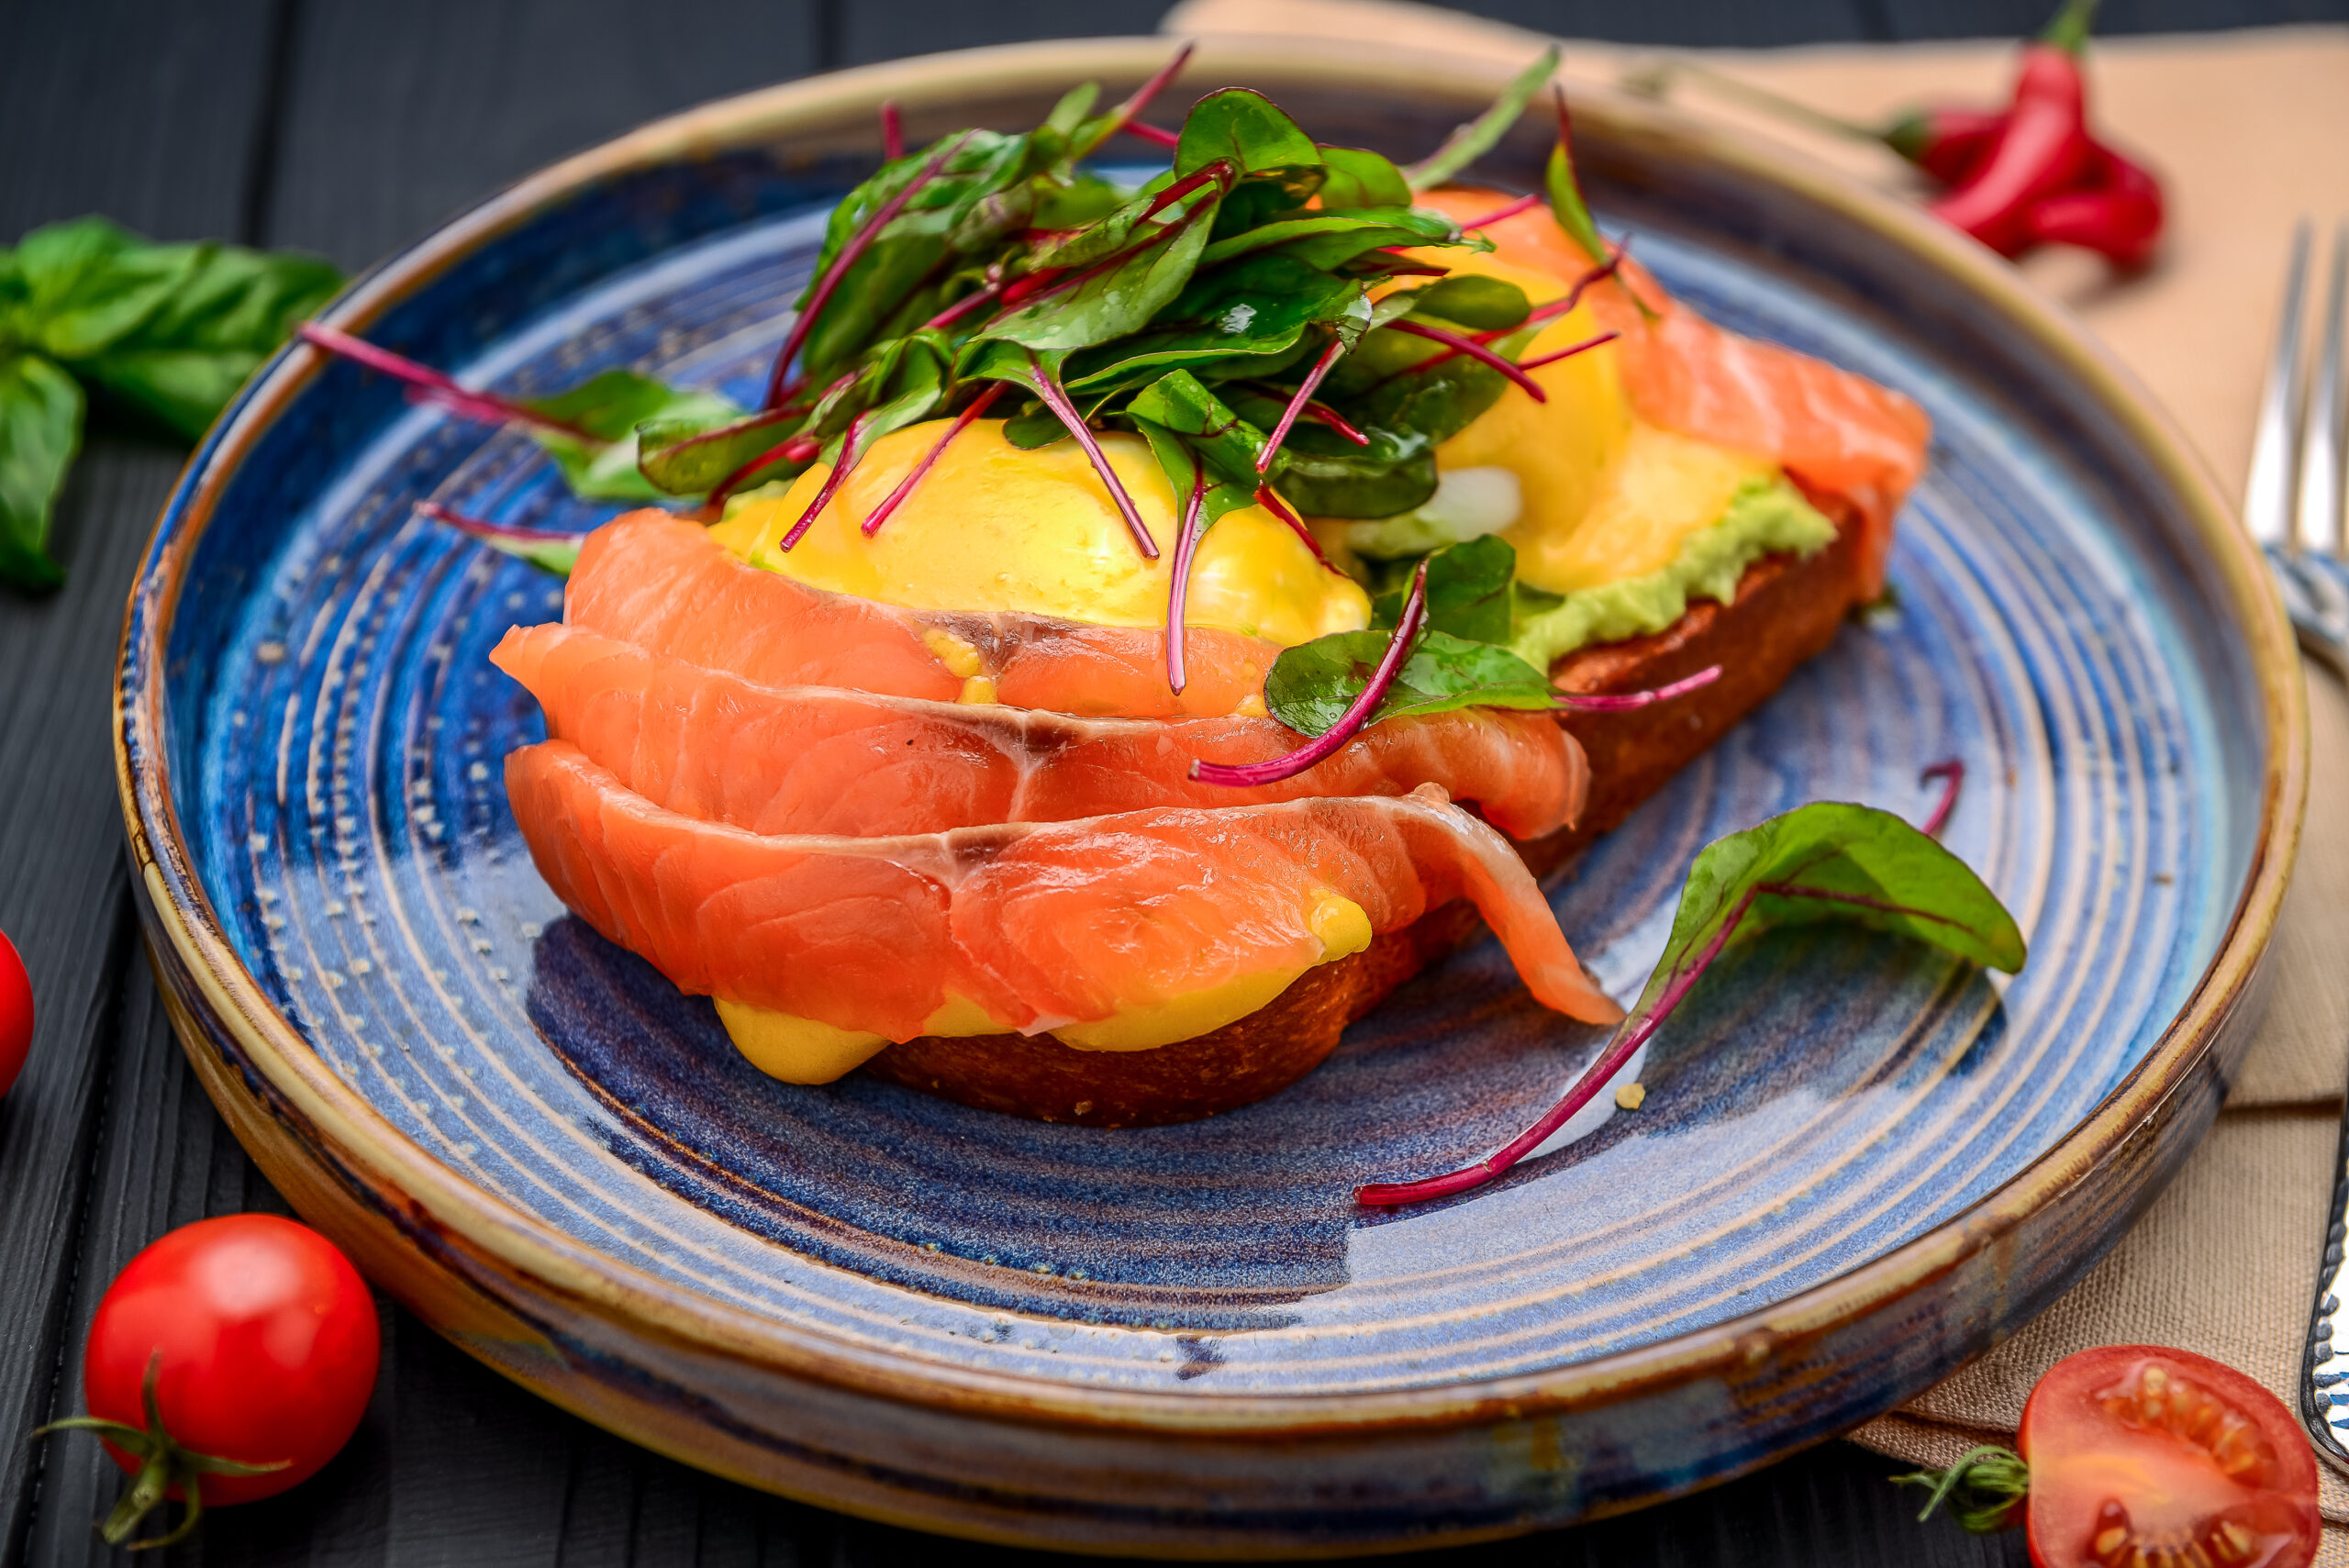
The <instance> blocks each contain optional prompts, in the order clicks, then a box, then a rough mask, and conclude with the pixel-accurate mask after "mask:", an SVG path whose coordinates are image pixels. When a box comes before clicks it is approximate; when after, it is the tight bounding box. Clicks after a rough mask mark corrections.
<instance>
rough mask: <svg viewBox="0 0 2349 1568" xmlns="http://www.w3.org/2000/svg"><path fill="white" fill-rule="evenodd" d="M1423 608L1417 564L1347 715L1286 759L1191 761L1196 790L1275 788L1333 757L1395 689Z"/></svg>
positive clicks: (1423, 567)
mask: <svg viewBox="0 0 2349 1568" xmlns="http://www.w3.org/2000/svg"><path fill="white" fill-rule="evenodd" d="M1427 608H1428V563H1427V562H1425V561H1424V560H1422V561H1421V562H1419V570H1418V571H1416V572H1414V573H1411V591H1410V592H1409V593H1408V594H1407V595H1404V597H1403V613H1402V614H1401V615H1400V616H1397V617H1396V620H1395V635H1394V636H1392V637H1390V638H1388V639H1386V653H1385V655H1384V656H1382V657H1381V658H1380V659H1379V661H1378V668H1377V669H1375V670H1374V671H1372V672H1371V675H1370V680H1369V682H1368V683H1367V684H1365V685H1364V687H1363V689H1362V695H1359V696H1357V697H1355V698H1354V700H1353V702H1351V703H1349V704H1347V705H1346V711H1345V712H1344V713H1342V714H1340V715H1339V716H1338V722H1337V723H1335V724H1333V725H1331V726H1330V728H1327V729H1325V730H1323V731H1322V732H1321V733H1320V734H1319V736H1317V737H1315V738H1314V739H1313V740H1308V741H1307V742H1306V743H1305V744H1304V745H1302V746H1300V747H1298V748H1297V750H1296V751H1291V752H1289V753H1288V754H1287V755H1286V756H1285V757H1275V758H1273V759H1272V760H1271V761H1270V762H1248V763H1243V764H1241V765H1240V766H1237V767H1234V766H1230V765H1227V764H1225V763H1222V762H1199V761H1194V762H1192V763H1191V776H1192V777H1193V778H1195V779H1197V780H1198V781H1199V782H1200V783H1201V784H1230V785H1232V786H1233V787H1235V788H1241V789H1245V788H1248V787H1251V786H1252V785H1256V784H1278V783H1280V782H1281V780H1283V779H1286V778H1295V777H1296V776H1297V774H1299V773H1303V772H1304V771H1305V770H1306V769H1308V768H1309V767H1311V766H1312V765H1313V764H1314V763H1316V762H1319V761H1321V759H1322V758H1324V757H1327V756H1329V755H1330V753H1332V752H1334V751H1337V750H1338V749H1339V748H1340V747H1341V746H1343V745H1344V744H1345V743H1346V742H1347V741H1349V740H1353V738H1354V737H1355V735H1357V734H1359V733H1360V732H1361V731H1362V729H1363V728H1364V726H1366V725H1368V724H1369V722H1370V716H1371V715H1372V714H1373V713H1375V712H1376V711H1377V709H1378V705H1379V702H1380V701H1381V699H1383V698H1384V697H1385V696H1386V692H1387V688H1388V687H1390V686H1392V685H1394V684H1395V677H1396V676H1397V674H1398V673H1401V671H1402V668H1403V662H1404V661H1405V660H1407V659H1408V658H1409V657H1410V656H1411V645H1412V644H1413V643H1415V642H1417V641H1418V640H1419V623H1420V622H1421V621H1423V620H1425V619H1426V618H1427Z"/></svg>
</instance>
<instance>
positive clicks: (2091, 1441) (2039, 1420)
mask: <svg viewBox="0 0 2349 1568" xmlns="http://www.w3.org/2000/svg"><path fill="white" fill-rule="evenodd" d="M2016 1447H2017V1449H2018V1450H2020V1451H2021V1454H2022V1457H2023V1459H2024V1461H2025V1462H2027V1463H2028V1464H2029V1465H2030V1467H2031V1492H2030V1499H2029V1502H2028V1504H2027V1505H2026V1507H2027V1510H2028V1515H2029V1520H2030V1528H2031V1560H2032V1562H2033V1563H2035V1564H2036V1565H2037V1568H2152V1565H2154V1564H2170V1563H2177V1564H2188V1563H2194V1564H2199V1563H2204V1562H2208V1563H2210V1564H2211V1568H2307V1564H2308V1563H2310V1562H2312V1561H2313V1560H2314V1559H2315V1557H2316V1549H2317V1542H2318V1539H2319V1533H2320V1526H2319V1524H2318V1519H2317V1509H2316V1456H2315V1455H2314V1454H2313V1453H2311V1452H2310V1450H2309V1443H2308V1439H2307V1438H2305V1437H2303V1436H2302V1435H2301V1433H2300V1429H2299V1422H2297V1421H2295V1420H2294V1419H2293V1418H2292V1415H2291V1412H2290V1411H2288V1410H2287V1409H2285V1408H2284V1407H2283V1406H2282V1405H2281V1404H2280V1403H2278V1402H2277V1398H2276V1396H2274V1395H2272V1394H2270V1393H2268V1392H2267V1390H2266V1389H2265V1388H2263V1387H2261V1386H2260V1385H2258V1384H2256V1383H2254V1382H2253V1381H2252V1380H2251V1379H2250V1378H2248V1377H2245V1376H2244V1375H2243V1373H2239V1372H2237V1371H2235V1370H2234V1369H2233V1368H2232V1367H2229V1366H2225V1365H2222V1364H2221V1363H2220V1362H2214V1361H2212V1360H2210V1358H2209V1357H2207V1356H2198V1355H2193V1354H2191V1353H2189V1352H2188V1351H2169V1350H2162V1349H2158V1348H2156V1347H2154V1346H2151V1345H2106V1346H2102V1347H2100V1348H2099V1349H2096V1350H2092V1351H2081V1352H2080V1353H2079V1354H2077V1355H2074V1356H2069V1357H2066V1358H2065V1360H2063V1361H2060V1362H2056V1363H2055V1365H2054V1366H2053V1367H2052V1368H2050V1369H2049V1370H2048V1373H2047V1375H2046V1376H2045V1377H2043V1378H2041V1379H2040V1381H2039V1386H2038V1387H2037V1388H2035V1389H2033V1390H2032V1395H2031V1400H2030V1402H2029V1403H2028V1404H2026V1405H2025V1406H2024V1407H2023V1411H2022V1429H2021V1432H2020V1433H2019V1435H2018V1440H2017V1442H2016Z"/></svg>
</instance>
